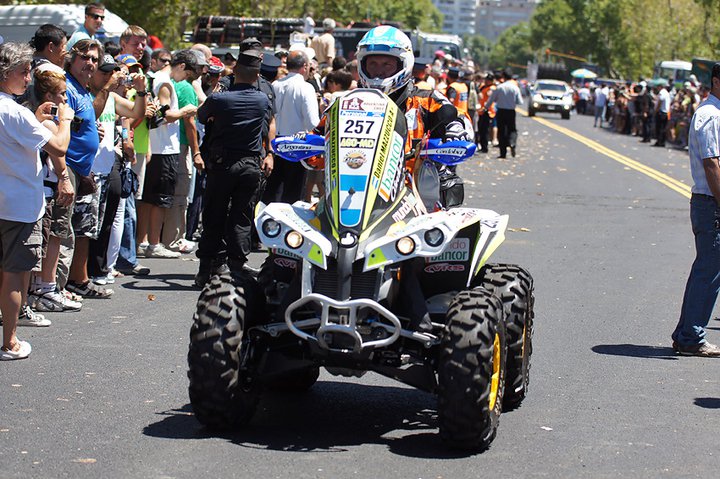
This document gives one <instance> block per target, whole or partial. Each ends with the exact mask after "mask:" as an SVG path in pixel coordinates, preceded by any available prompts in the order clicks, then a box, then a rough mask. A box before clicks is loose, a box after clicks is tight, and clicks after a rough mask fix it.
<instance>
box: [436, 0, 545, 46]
mask: <svg viewBox="0 0 720 479" xmlns="http://www.w3.org/2000/svg"><path fill="white" fill-rule="evenodd" d="M446 1H447V0H446ZM466 1H467V0H466ZM538 3H540V0H477V1H476V4H477V7H476V11H475V15H473V22H474V24H475V34H477V35H482V36H484V37H485V38H487V39H488V40H490V41H493V42H494V41H495V40H497V38H498V37H499V36H500V34H501V33H502V32H504V31H505V30H507V29H508V28H510V27H512V26H513V25H517V24H518V23H520V22H526V21H528V20H530V17H531V16H532V14H533V12H534V11H535V8H536V7H537V4H538ZM438 8H440V7H438ZM440 11H442V12H443V13H445V11H444V10H442V9H440ZM447 21H448V14H447V13H445V22H447Z"/></svg>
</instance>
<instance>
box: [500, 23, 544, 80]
mask: <svg viewBox="0 0 720 479" xmlns="http://www.w3.org/2000/svg"><path fill="white" fill-rule="evenodd" d="M534 58H535V52H534V50H533V49H532V47H531V46H530V25H529V24H528V23H527V22H521V23H518V24H517V25H514V26H512V27H510V28H508V29H507V30H505V31H504V32H502V33H501V34H500V36H499V37H498V39H497V41H496V42H495V46H493V49H492V51H491V52H490V59H489V66H490V67H491V68H493V69H498V68H500V69H502V68H506V67H512V68H514V69H515V70H517V69H518V68H520V66H521V65H522V66H524V65H526V64H527V62H529V61H532V60H533V59H534Z"/></svg>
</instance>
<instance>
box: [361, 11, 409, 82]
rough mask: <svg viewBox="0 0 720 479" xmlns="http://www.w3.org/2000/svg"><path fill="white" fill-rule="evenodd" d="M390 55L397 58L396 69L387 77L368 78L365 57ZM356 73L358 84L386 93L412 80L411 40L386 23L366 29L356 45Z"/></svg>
mask: <svg viewBox="0 0 720 479" xmlns="http://www.w3.org/2000/svg"><path fill="white" fill-rule="evenodd" d="M372 55H390V56H393V57H395V58H397V60H398V71H397V73H395V74H394V75H392V76H391V77H388V78H370V77H369V76H368V74H367V71H366V69H365V63H366V60H367V57H369V56H372ZM356 57H357V61H358V74H359V75H360V84H361V85H362V86H364V87H366V88H376V89H378V90H380V91H382V92H383V93H385V94H386V95H389V94H391V93H393V92H394V91H397V90H399V89H400V88H402V87H404V86H405V85H407V84H408V82H410V81H411V80H412V69H413V64H414V63H415V55H413V50H412V42H411V41H410V39H409V38H408V36H407V35H405V34H404V33H403V32H402V31H400V30H399V29H397V28H395V27H391V26H388V25H381V26H379V27H375V28H373V29H372V30H370V31H368V32H367V33H366V34H365V36H364V37H363V38H362V40H360V43H358V46H357V55H356Z"/></svg>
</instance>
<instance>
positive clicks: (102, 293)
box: [65, 281, 115, 299]
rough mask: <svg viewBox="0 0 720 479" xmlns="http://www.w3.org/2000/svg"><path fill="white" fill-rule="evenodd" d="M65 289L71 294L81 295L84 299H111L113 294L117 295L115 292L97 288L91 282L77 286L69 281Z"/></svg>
mask: <svg viewBox="0 0 720 479" xmlns="http://www.w3.org/2000/svg"><path fill="white" fill-rule="evenodd" d="M65 289H67V290H68V291H70V292H71V293H75V294H77V295H80V296H82V297H83V298H92V299H108V298H110V296H112V295H113V293H115V291H113V290H112V289H109V288H103V287H100V286H97V285H95V284H93V283H92V282H90V281H88V282H86V283H83V284H77V283H73V282H72V281H68V282H67V284H66V285H65Z"/></svg>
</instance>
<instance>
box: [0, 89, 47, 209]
mask: <svg viewBox="0 0 720 479" xmlns="http://www.w3.org/2000/svg"><path fill="white" fill-rule="evenodd" d="M50 138H52V133H51V132H50V130H48V129H47V128H45V127H44V126H42V124H40V122H39V121H38V120H37V118H35V115H34V114H33V112H31V111H30V110H28V109H27V108H25V107H23V106H20V105H18V104H17V103H15V100H13V98H12V97H11V96H10V95H8V94H6V93H1V92H0V219H3V220H8V221H18V222H20V223H34V222H36V221H37V220H39V219H40V218H42V215H43V213H44V209H45V195H44V194H43V175H42V164H41V162H40V156H39V155H38V150H39V149H40V148H42V147H43V146H45V144H46V143H47V142H48V141H50Z"/></svg>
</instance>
